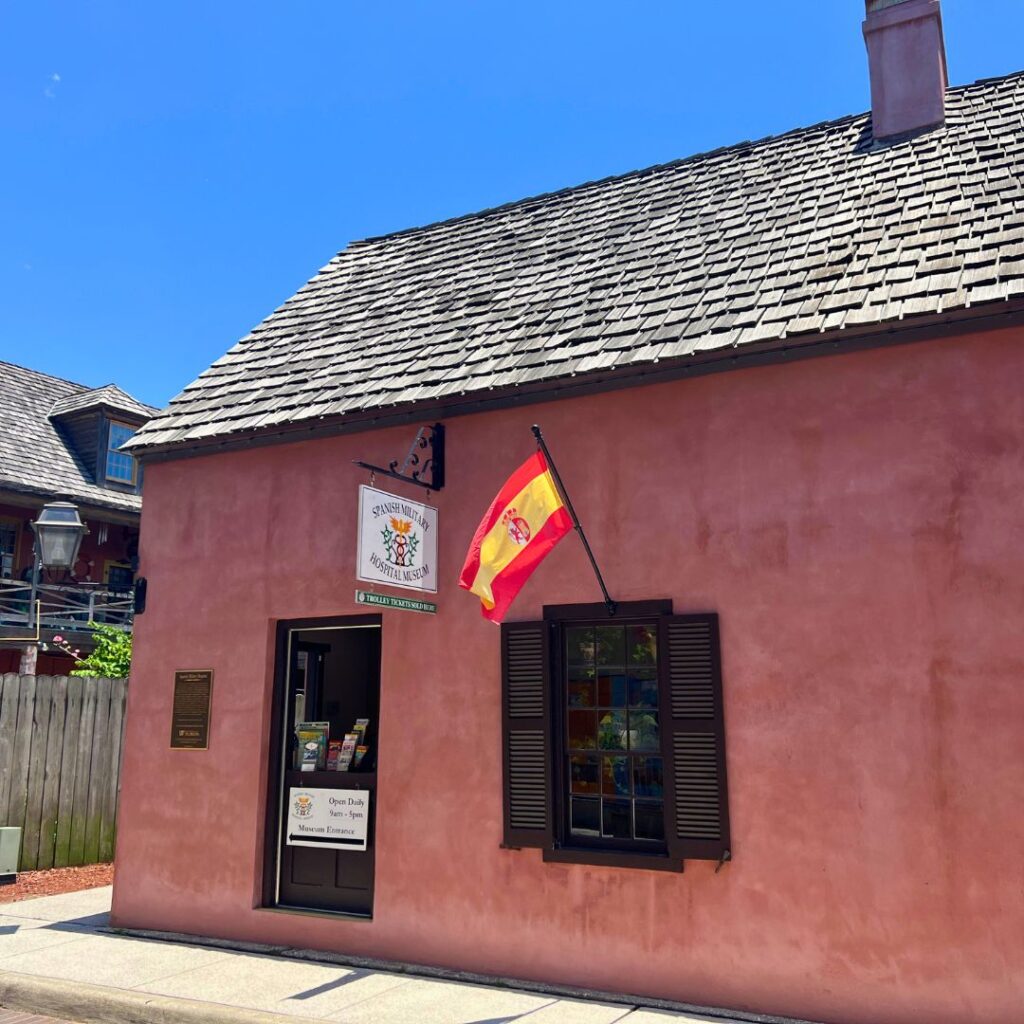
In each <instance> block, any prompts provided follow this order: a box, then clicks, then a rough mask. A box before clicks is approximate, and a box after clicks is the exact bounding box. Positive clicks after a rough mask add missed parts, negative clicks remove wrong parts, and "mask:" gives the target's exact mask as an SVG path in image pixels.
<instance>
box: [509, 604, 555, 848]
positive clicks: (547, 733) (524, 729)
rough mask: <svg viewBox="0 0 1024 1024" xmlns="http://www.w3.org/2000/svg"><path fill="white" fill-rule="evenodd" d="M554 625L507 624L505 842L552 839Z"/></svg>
mask: <svg viewBox="0 0 1024 1024" xmlns="http://www.w3.org/2000/svg"><path fill="white" fill-rule="evenodd" d="M550 628H551V627H550V626H549V624H548V623H546V622H510V623H503V624H502V627H501V677H502V687H501V690H502V693H501V701H502V716H501V718H502V739H503V743H502V746H503V749H504V759H505V845H506V846H512V847H516V846H550V845H551V819H552V814H551V783H550V779H551V768H550V760H551V724H550V700H551V696H550V690H551V664H550V643H549V639H548V637H549V631H550Z"/></svg>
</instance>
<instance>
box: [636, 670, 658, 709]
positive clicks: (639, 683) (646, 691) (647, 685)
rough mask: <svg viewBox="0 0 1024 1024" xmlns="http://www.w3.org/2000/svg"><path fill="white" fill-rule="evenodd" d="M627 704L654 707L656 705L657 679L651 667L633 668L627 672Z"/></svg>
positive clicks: (637, 706) (638, 706)
mask: <svg viewBox="0 0 1024 1024" xmlns="http://www.w3.org/2000/svg"><path fill="white" fill-rule="evenodd" d="M629 706H630V707H631V708H656V707H657V706H658V679H657V675H656V672H655V670H654V669H653V668H635V669H633V671H632V672H630V674H629Z"/></svg>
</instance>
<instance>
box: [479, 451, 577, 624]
mask: <svg viewBox="0 0 1024 1024" xmlns="http://www.w3.org/2000/svg"><path fill="white" fill-rule="evenodd" d="M572 528H573V524H572V517H571V516H570V515H569V512H568V510H567V509H566V507H565V502H564V501H563V500H562V496H561V495H560V494H559V493H558V488H557V487H556V486H555V481H554V479H553V478H552V476H551V470H550V469H549V468H548V463H547V460H546V459H545V458H544V454H543V452H540V451H538V452H537V453H536V454H534V455H531V456H530V457H529V458H528V459H527V460H526V461H525V462H524V463H523V464H522V465H521V466H520V467H519V468H518V469H517V470H516V471H515V472H514V473H513V474H512V475H511V476H510V477H509V478H508V480H506V481H505V485H504V487H502V489H501V490H500V491H498V496H497V497H496V498H495V499H494V501H492V502H491V507H490V508H489V509H488V510H487V514H486V515H485V516H484V517H483V519H481V520H480V525H479V526H478V527H477V528H476V533H475V534H474V535H473V543H472V544H470V546H469V554H467V555H466V564H465V565H464V566H463V567H462V574H461V575H460V576H459V586H460V587H462V588H463V589H464V590H470V591H472V592H473V593H474V594H476V595H477V597H479V598H480V601H481V603H482V607H481V609H480V610H481V612H482V613H483V616H484V618H485V619H490V620H491V622H501V620H502V619H504V618H505V613H506V612H507V611H508V609H509V605H511V604H512V602H513V600H514V599H515V596H516V594H518V593H519V591H520V590H521V589H522V586H523V584H524V583H525V582H526V581H527V580H528V579H529V578H530V574H531V573H532V572H533V570H534V569H536V568H537V566H538V565H540V563H541V562H542V561H543V559H544V558H545V556H546V555H547V554H548V552H549V551H551V549H552V548H553V547H554V546H555V545H556V544H557V543H558V542H559V541H560V540H561V539H562V538H563V537H564V536H565V535H566V534H567V533H568V532H569V531H570V530H571V529H572Z"/></svg>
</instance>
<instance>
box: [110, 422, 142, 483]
mask: <svg viewBox="0 0 1024 1024" xmlns="http://www.w3.org/2000/svg"><path fill="white" fill-rule="evenodd" d="M134 433H135V428H134V427H129V426H128V425H127V424H126V423H118V422H116V421H115V420H111V421H110V429H109V430H108V431H107V464H106V478H107V479H108V480H113V481H115V482H116V483H120V484H134V483H135V459H133V458H132V457H131V456H130V455H127V454H126V453H124V452H121V451H118V449H119V448H120V447H121V445H123V444H124V443H125V442H126V441H127V440H128V438H130V437H131V436H132V434H134Z"/></svg>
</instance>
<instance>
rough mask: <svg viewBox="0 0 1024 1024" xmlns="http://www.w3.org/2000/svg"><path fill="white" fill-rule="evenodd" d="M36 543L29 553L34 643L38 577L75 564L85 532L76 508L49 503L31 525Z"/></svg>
mask: <svg viewBox="0 0 1024 1024" xmlns="http://www.w3.org/2000/svg"><path fill="white" fill-rule="evenodd" d="M32 529H33V530H34V531H35V535H36V539H35V545H34V546H33V552H32V597H31V599H30V600H31V603H30V604H29V607H30V608H31V609H32V610H33V611H34V612H35V613H36V634H37V639H38V633H39V621H40V607H39V600H38V598H39V574H40V572H41V571H42V570H43V569H65V570H66V569H72V568H74V565H75V562H77V561H78V549H79V548H80V547H81V546H82V538H83V537H84V536H85V535H86V534H87V533H88V532H89V531H88V529H87V528H86V525H85V523H83V522H82V518H81V516H80V515H79V514H78V509H77V507H76V506H74V505H72V504H71V502H69V501H51V502H49V503H48V504H46V505H44V506H43V507H42V509H41V510H40V512H39V516H38V518H36V519H35V520H34V521H33V522H32Z"/></svg>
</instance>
